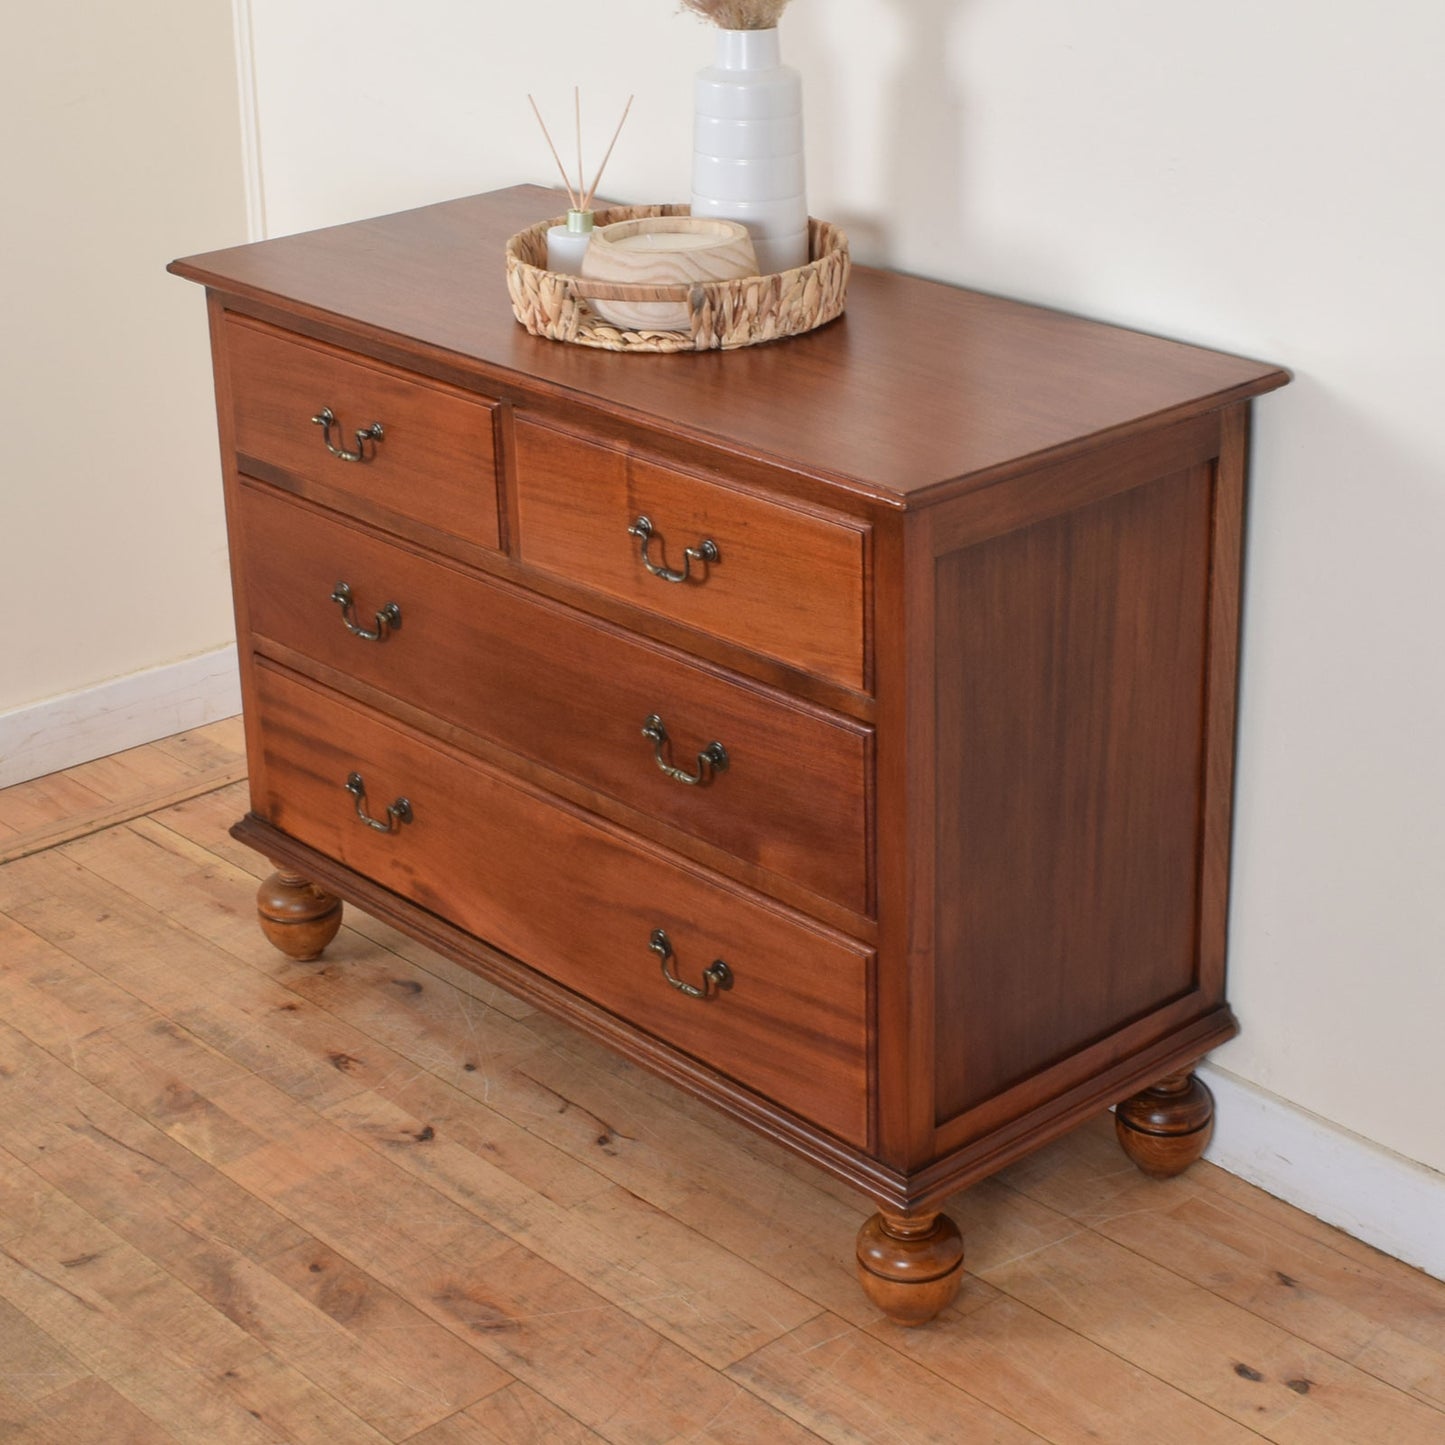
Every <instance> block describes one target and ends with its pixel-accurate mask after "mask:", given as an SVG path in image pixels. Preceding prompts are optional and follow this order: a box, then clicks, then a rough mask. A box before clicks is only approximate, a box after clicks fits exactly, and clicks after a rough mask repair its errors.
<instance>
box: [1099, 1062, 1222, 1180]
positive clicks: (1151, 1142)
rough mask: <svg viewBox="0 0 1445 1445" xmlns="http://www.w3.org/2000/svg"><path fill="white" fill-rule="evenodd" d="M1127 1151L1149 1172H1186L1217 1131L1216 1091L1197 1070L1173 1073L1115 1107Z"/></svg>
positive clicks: (1161, 1175) (1159, 1174) (1167, 1174)
mask: <svg viewBox="0 0 1445 1445" xmlns="http://www.w3.org/2000/svg"><path fill="white" fill-rule="evenodd" d="M1114 1131H1115V1133H1117V1134H1118V1136H1119V1143H1120V1144H1121V1145H1122V1146H1123V1149H1124V1152H1125V1153H1126V1154H1127V1155H1128V1156H1129V1158H1130V1159H1132V1160H1133V1161H1134V1163H1135V1164H1137V1165H1138V1166H1139V1168H1140V1169H1141V1170H1143V1172H1144V1173H1145V1174H1148V1175H1150V1176H1151V1177H1152V1178H1154V1179H1168V1178H1171V1177H1172V1176H1173V1175H1175V1174H1182V1173H1183V1172H1184V1171H1185V1170H1186V1169H1187V1168H1189V1166H1190V1165H1191V1164H1193V1163H1194V1161H1195V1160H1196V1159H1198V1158H1199V1156H1200V1155H1201V1154H1203V1153H1204V1150H1205V1148H1206V1147H1207V1146H1208V1144H1209V1139H1210V1136H1211V1135H1212V1134H1213V1133H1214V1095H1213V1094H1211V1093H1210V1092H1209V1090H1208V1088H1207V1087H1206V1086H1205V1085H1204V1084H1203V1083H1201V1082H1200V1080H1199V1079H1198V1078H1196V1077H1195V1075H1193V1074H1188V1073H1185V1074H1170V1075H1169V1077H1168V1078H1167V1079H1160V1080H1159V1082H1158V1083H1157V1084H1155V1085H1154V1086H1153V1088H1150V1089H1145V1090H1144V1091H1143V1093H1140V1094H1135V1095H1134V1097H1133V1098H1132V1099H1125V1100H1124V1102H1123V1103H1122V1104H1120V1105H1119V1107H1118V1108H1117V1109H1116V1110H1115V1111H1114Z"/></svg>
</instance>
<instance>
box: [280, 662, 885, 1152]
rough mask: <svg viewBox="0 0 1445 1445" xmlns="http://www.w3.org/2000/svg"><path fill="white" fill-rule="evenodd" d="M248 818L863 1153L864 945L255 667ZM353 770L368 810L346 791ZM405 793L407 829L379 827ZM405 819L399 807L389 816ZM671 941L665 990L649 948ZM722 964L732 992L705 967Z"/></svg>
mask: <svg viewBox="0 0 1445 1445" xmlns="http://www.w3.org/2000/svg"><path fill="white" fill-rule="evenodd" d="M256 700H257V702H258V704H259V710H260V720H261V721H260V737H261V749H262V754H263V757H262V767H261V770H260V775H259V777H260V779H261V781H260V782H259V788H258V793H257V795H256V796H255V797H254V798H253V805H254V807H255V808H256V811H257V812H258V813H259V814H260V815H261V816H262V817H264V818H266V819H268V820H269V821H270V822H272V823H273V824H275V825H276V826H277V827H278V828H280V829H282V830H283V831H284V832H286V833H289V834H290V835H291V836H292V837H295V838H297V839H299V840H300V841H302V842H303V843H307V844H309V845H310V846H311V847H313V848H316V849H318V850H320V851H321V852H323V853H325V854H326V855H328V856H329V857H332V858H335V859H337V860H338V861H340V862H342V863H344V864H345V865H346V866H347V867H350V868H353V869H355V870H356V871H357V872H359V873H362V874H364V875H365V876H366V877H368V878H371V879H374V880H375V881H376V882H378V883H380V884H381V885H382V886H383V887H386V888H389V889H391V890H392V891H393V892H396V893H399V894H401V895H403V896H404V897H406V898H409V899H411V900H412V901H413V902H415V903H417V904H420V905H421V906H422V907H424V908H427V909H430V910H431V911H433V912H435V913H437V914H439V915H440V916H442V917H444V918H447V919H448V920H450V921H451V922H453V923H456V924H458V925H459V926H460V927H462V928H464V929H466V930H467V931H468V932H471V933H474V934H475V935H476V936H477V937H479V938H481V939H483V940H485V941H486V942H488V943H490V944H492V945H493V946H495V947H497V948H499V949H501V950H502V951H503V952H505V953H508V954H511V955H512V956H513V957H515V958H517V959H519V960H521V961H522V962H523V963H526V964H528V965H529V966H530V967H532V968H535V969H537V970H538V971H540V972H542V973H544V974H546V975H548V976H549V977H551V978H553V979H555V980H556V981H557V982H559V983H561V984H563V985H564V986H565V987H567V988H570V989H572V990H573V991H575V992H576V993H579V994H581V995H583V996H584V997H586V998H588V999H591V1000H592V1001H593V1002H595V1003H597V1004H599V1005H601V1006H602V1007H603V1008H606V1009H608V1010H610V1011H611V1012H613V1013H614V1014H616V1015H618V1016H619V1017H621V1018H623V1019H625V1020H627V1021H629V1022H630V1023H632V1024H633V1025H635V1026H636V1027H638V1028H640V1029H642V1030H644V1031H645V1032H647V1033H649V1034H651V1035H653V1036H654V1037H656V1038H659V1039H661V1040H662V1041H663V1042H665V1043H667V1044H669V1045H670V1046H672V1047H674V1048H677V1049H679V1050H681V1051H682V1052H683V1053H686V1054H689V1055H691V1056H692V1057H694V1058H697V1059H700V1060H702V1061H703V1062H704V1063H706V1064H708V1065H710V1066H711V1067H713V1068H716V1069H717V1070H719V1071H720V1072H721V1073H724V1074H727V1075H729V1076H730V1077H732V1078H734V1079H736V1080H737V1081H738V1082H739V1083H741V1084H743V1085H745V1086H746V1087H748V1088H751V1089H753V1090H755V1091H757V1092H758V1093H760V1094H763V1095H765V1096H766V1097H768V1098H770V1099H772V1100H774V1101H775V1102H776V1103H778V1104H780V1105H782V1106H783V1107H784V1108H786V1109H789V1110H791V1111H792V1112H794V1113H796V1114H798V1115H800V1116H801V1117H803V1118H805V1119H808V1120H810V1121H812V1122H813V1123H815V1124H817V1125H819V1126H821V1127H822V1128H824V1129H827V1130H829V1131H830V1132H831V1133H833V1134H836V1135H837V1136H838V1137H839V1138H842V1139H844V1140H846V1141H848V1142H849V1143H852V1144H856V1145H859V1146H864V1145H866V1143H867V1095H868V1016H867V1005H868V981H869V972H870V964H871V955H870V954H869V953H868V952H867V951H866V950H865V949H863V948H862V946H861V945H858V944H854V943H851V942H849V941H848V940H845V939H843V938H841V937H839V936H838V935H834V934H828V933H825V932H823V931H822V930H819V929H815V928H813V927H811V926H808V925H806V924H805V923H803V922H802V921H801V920H799V919H797V918H796V917H794V916H792V915H788V914H785V913H783V912H782V911H781V910H778V909H775V908H773V907H771V906H770V905H768V904H767V903H766V902H764V901H763V900H762V899H760V898H757V897H755V896H754V895H750V894H745V893H742V892H740V891H738V890H735V889H732V888H730V887H727V886H726V885H724V884H722V883H721V882H719V881H717V880H714V879H712V878H711V877H709V876H705V875H703V874H701V873H700V872H698V871H696V870H694V869H691V868H688V867H686V866H685V865H683V864H682V863H680V862H679V861H677V860H674V859H672V858H670V857H669V856H668V855H665V854H663V853H661V852H660V851H658V850H655V849H651V848H648V847H646V846H643V845H639V844H637V843H635V842H633V841H632V840H630V839H628V838H627V836H626V835H624V834H623V833H621V832H620V831H618V830H616V829H612V828H609V827H606V826H605V825H601V824H598V823H596V822H593V821H589V820H588V819H586V818H585V817H583V816H582V815H581V814H578V813H575V812H572V811H571V810H568V809H565V808H563V807H561V806H559V805H557V804H555V803H553V802H550V801H548V800H546V799H544V798H543V797H541V796H540V795H538V794H535V793H533V792H531V791H529V790H524V789H523V788H522V787H520V786H518V785H517V784H515V783H513V782H510V781H508V780H506V779H505V778H503V777H502V776H501V775H500V774H497V773H494V772H492V771H491V770H490V769H487V768H485V767H482V766H481V765H478V764H475V763H472V762H464V761H462V760H460V759H459V758H458V757H457V756H456V755H454V754H452V753H449V752H443V751H442V750H441V749H440V748H437V747H435V746H433V745H431V744H430V743H428V742H425V741H423V740H422V739H421V738H420V737H418V736H417V735H415V734H413V733H411V732H409V731H404V730H402V729H401V728H400V727H398V726H396V725H394V724H392V723H389V722H386V721H384V720H383V719H381V718H380V717H379V716H377V715H376V714H373V713H370V712H367V711H363V710H362V709H360V708H358V707H356V706H354V705H352V704H349V703H346V702H343V701H342V700H341V699H339V698H337V697H336V696H335V695H334V694H330V693H326V692H323V691H321V690H320V689H318V688H315V687H313V686H311V685H309V684H305V683H302V682H301V681H299V680H298V679H296V678H294V677H293V676H291V675H289V674H286V673H283V672H281V671H279V670H277V669H275V668H273V667H271V666H269V665H267V664H265V663H262V664H261V665H260V666H259V667H258V669H257V699H256ZM352 774H356V775H358V776H359V777H360V779H361V780H362V784H363V786H364V798H363V799H357V798H356V797H355V796H354V794H353V793H351V792H348V791H347V788H346V782H347V779H348V777H349V776H350V775H352ZM402 798H405V799H406V800H407V801H408V803H409V812H410V821H408V822H396V821H394V820H393V821H392V827H393V831H389V832H387V831H381V829H379V828H377V827H373V826H370V825H368V824H367V823H366V822H363V821H362V820H361V818H360V817H358V815H357V811H356V810H357V808H358V807H359V806H360V807H364V808H365V810H366V812H367V813H368V815H369V816H371V817H372V818H373V819H376V820H378V821H380V822H383V823H385V822H387V821H388V808H389V807H394V806H395V805H397V804H398V802H399V801H400V800H401V799H402ZM398 811H400V810H398ZM656 930H662V931H663V932H664V933H665V934H666V935H667V940H668V944H669V945H670V948H671V950H672V952H671V957H670V958H669V959H668V962H669V965H670V966H671V967H672V969H673V970H674V972H675V974H676V975H677V976H678V977H680V978H681V979H682V981H683V982H685V983H687V984H689V985H690V986H691V987H693V988H696V989H700V990H709V991H711V996H710V997H707V998H696V997H691V996H688V995H687V994H685V993H683V992H682V991H681V990H679V989H678V988H676V987H674V986H672V985H670V984H669V983H668V982H667V980H666V979H665V978H664V976H663V972H662V964H663V959H662V955H661V954H660V953H658V952H656V951H654V949H653V947H652V943H653V940H654V935H655V931H656ZM719 959H720V960H723V961H724V962H725V963H726V965H727V967H728V969H729V971H730V974H731V987H730V988H728V989H726V990H725V991H721V990H716V989H714V988H713V987H712V986H711V985H709V984H707V982H706V972H707V970H709V969H710V968H711V967H712V965H713V964H714V962H715V961H716V960H719Z"/></svg>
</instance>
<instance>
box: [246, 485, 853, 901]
mask: <svg viewBox="0 0 1445 1445" xmlns="http://www.w3.org/2000/svg"><path fill="white" fill-rule="evenodd" d="M239 497H240V502H239V507H238V520H239V523H240V525H239V528H238V531H239V536H238V537H237V538H236V539H235V545H236V546H237V549H238V555H239V557H240V559H241V565H242V568H243V570H244V573H245V576H246V578H247V584H248V585H247V592H248V594H249V599H250V603H249V605H250V619H249V620H250V626H251V629H252V631H253V632H254V633H255V634H257V635H258V636H259V637H262V638H267V639H270V640H272V641H275V642H279V643H282V644H284V645H285V646H287V647H289V648H293V649H295V650H296V651H297V652H300V653H302V654H304V655H305V656H307V657H310V658H313V659H315V660H316V661H318V662H321V663H324V664H326V665H327V666H329V667H334V668H336V669H338V670H339V671H342V672H345V673H346V674H348V675H349V676H353V677H356V678H358V679H360V680H361V681H363V682H366V683H369V684H371V685H372V686H373V687H377V688H380V689H382V690H383V691H385V692H387V693H388V694H390V695H392V696H394V697H398V698H401V699H404V700H405V701H407V702H410V703H412V704H414V705H415V706H416V707H419V708H421V709H423V710H424V711H426V712H430V713H433V714H435V715H436V716H438V717H441V718H444V719H446V720H447V721H449V722H454V723H457V724H460V725H461V726H462V727H465V728H468V729H470V730H471V731H473V732H475V733H478V734H480V735H481V736H483V737H485V738H488V739H490V740H492V741H494V742H497V743H500V744H501V745H502V746H503V747H506V748H508V749H510V750H511V751H513V752H516V753H520V754H522V755H523V756H524V757H528V758H531V759H533V760H534V761H536V762H539V763H541V764H543V765H544V766H546V767H549V768H552V769H554V770H555V771H557V772H559V773H561V774H563V775H564V776H567V777H570V778H572V779H574V780H575V781H577V782H579V783H582V784H584V785H585V786H587V787H589V788H596V789H598V790H600V791H602V792H605V793H607V794H608V795H609V796H611V797H613V798H615V799H617V800H618V801H619V802H621V803H624V804H626V805H627V806H629V807H631V808H634V809H636V810H638V811H639V812H642V813H645V814H646V815H648V816H649V817H654V818H657V819H659V820H661V821H662V822H665V823H667V824H670V825H671V826H672V827H675V828H680V829H682V830H683V831H685V832H687V833H689V834H691V835H693V836H694V837H697V838H701V839H703V840H704V841H706V842H709V843H712V844H714V845H716V846H717V847H720V848H723V849H725V850H726V851H727V852H729V853H732V854H733V855H734V856H736V857H738V858H741V859H743V860H745V861H746V862H749V863H752V864H754V865H756V866H758V867H761V868H764V869H767V870H768V871H769V872H771V873H775V874H779V875H781V876H783V877H785V878H791V879H793V880H794V881H796V882H798V883H801V884H802V885H803V886H804V887H807V888H809V889H811V890H812V891H813V892H815V893H817V894H819V895H821V896H822V897H824V898H830V899H833V900H835V901H836V902H838V903H841V904H842V905H843V906H844V907H846V908H851V909H853V910H854V911H855V912H857V913H867V912H868V906H869V891H870V890H869V853H868V839H867V789H868V778H869V776H870V775H871V764H872V730H871V729H870V728H867V727H865V726H863V725H862V724H859V723H855V722H852V721H850V720H847V719H842V718H837V717H834V716H833V715H832V714H829V713H825V712H823V711H821V710H820V709H816V708H811V707H808V706H806V705H800V704H797V703H794V702H793V701H791V700H790V699H789V698H787V697H786V696H784V695H783V694H781V693H776V692H773V691H771V690H769V689H765V688H762V687H761V686H759V685H757V684H754V683H749V682H746V681H745V680H743V679H736V678H731V677H728V676H726V675H723V674H720V673H718V672H717V671H715V670H712V669H709V668H705V667H701V666H697V665H695V664H693V663H690V662H688V661H685V660H684V659H683V658H682V657H680V656H679V655H678V654H676V653H672V652H669V651H665V650H664V649H662V648H660V647H656V646H653V645H650V644H647V643H643V642H640V641H637V640H635V639H633V638H632V637H630V636H629V635H628V634H626V633H623V632H620V631H618V630H617V629H615V628H612V627H609V626H607V625H605V624H600V623H596V622H593V621H591V620H590V619H587V618H585V617H584V616H583V615H582V614H581V613H578V612H574V611H573V610H572V609H570V608H565V607H562V606H560V605H558V604H554V603H550V602H542V601H538V600H536V599H534V598H531V597H529V596H528V595H527V594H526V593H524V592H522V591H520V590H519V589H517V588H515V587H511V586H508V585H507V584H505V583H497V582H492V581H484V580H482V579H479V578H476V577H469V576H466V575H464V574H462V573H461V572H459V571H457V570H456V569H455V568H452V567H449V566H446V565H444V564H441V563H438V562H434V561H430V560H427V559H425V558H422V557H420V556H418V555H417V554H416V553H415V552H413V551H410V550H408V549H406V548H403V547H399V546H395V545H392V544H390V543H388V542H385V541H382V540H380V539H378V538H376V537H374V536H371V535H369V534H367V533H364V532H361V531H358V530H357V529H356V528H354V527H350V526H346V525H344V524H342V523H340V522H337V521H333V520H331V519H330V518H327V517H325V516H323V515H322V514H321V513H319V512H317V511H315V510H313V509H311V508H309V507H305V506H302V505H298V504H296V503H294V502H292V501H290V500H288V499H286V498H284V497H283V496H281V495H279V494H277V493H275V492H274V491H271V490H270V489H268V488H264V487H262V486H261V485H259V484H254V483H246V484H243V485H242V487H241V488H240V490H239ZM338 582H345V583H346V584H347V585H348V587H349V589H350V591H351V595H352V597H353V598H354V603H355V605H354V608H353V611H352V613H351V620H352V623H353V625H355V626H360V627H362V628H364V629H365V630H368V631H371V632H379V631H381V630H382V628H380V627H379V626H378V624H377V621H376V614H377V612H378V611H380V610H382V609H383V608H385V607H386V606H387V605H388V604H394V605H395V606H396V607H397V608H398V609H399V611H400V616H401V623H400V626H398V627H397V628H396V629H395V630H394V631H390V630H389V629H388V632H389V635H388V636H387V637H386V640H385V641H384V642H374V641H369V640H367V639H365V638H360V637H357V636H355V635H353V634H352V633H351V632H349V631H348V629H347V626H346V621H345V619H343V616H342V613H341V608H340V605H339V604H337V603H336V602H333V601H332V590H333V588H335V587H336V584H337V583H338ZM653 716H656V717H658V718H659V719H660V721H661V725H662V730H663V732H664V733H665V734H666V738H667V741H665V742H658V741H654V740H650V739H649V738H648V737H646V736H644V733H643V727H644V725H645V724H646V723H647V722H648V720H649V718H651V717H653ZM714 743H718V744H721V746H722V748H723V750H724V753H725V766H724V767H722V768H721V769H717V768H715V767H713V766H712V765H710V764H703V763H701V762H700V761H699V754H700V753H703V752H705V751H706V750H707V749H708V748H709V747H710V746H711V745H712V744H714ZM659 754H660V755H661V756H662V758H663V760H664V762H666V763H667V764H668V765H669V766H671V767H675V768H677V769H678V770H679V771H682V772H685V773H687V774H688V775H689V776H694V777H700V778H701V779H702V781H701V782H699V783H696V784H688V783H684V782H682V781H680V780H679V779H677V778H675V777H673V776H671V775H669V774H666V773H664V772H663V771H662V769H661V768H659V766H658V764H657V761H656V759H657V756H658V755H659Z"/></svg>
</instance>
